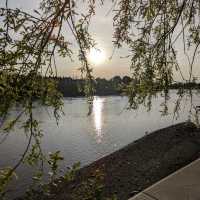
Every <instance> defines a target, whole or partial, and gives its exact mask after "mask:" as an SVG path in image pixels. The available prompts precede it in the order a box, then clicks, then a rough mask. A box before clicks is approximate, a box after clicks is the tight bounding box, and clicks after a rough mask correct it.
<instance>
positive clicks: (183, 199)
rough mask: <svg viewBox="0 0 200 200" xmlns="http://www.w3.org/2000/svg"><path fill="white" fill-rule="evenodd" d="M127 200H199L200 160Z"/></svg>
mask: <svg viewBox="0 0 200 200" xmlns="http://www.w3.org/2000/svg"><path fill="white" fill-rule="evenodd" d="M129 200H200V159H197V160H196V161H194V162H192V163H191V164H189V165H187V166H186V167H184V168H182V169H180V170H178V171H176V172H175V173H173V174H171V175H169V176H168V177H166V178H164V179H162V180H161V181H159V182H157V183H156V184H154V185H152V186H151V187H149V188H147V189H146V190H144V191H143V192H141V193H139V194H138V195H136V196H134V197H133V198H130V199H129Z"/></svg>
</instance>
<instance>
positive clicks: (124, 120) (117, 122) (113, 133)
mask: <svg viewBox="0 0 200 200" xmlns="http://www.w3.org/2000/svg"><path fill="white" fill-rule="evenodd" d="M170 97H171V98H170V100H169V102H168V108H169V111H168V112H169V114H168V115H167V116H162V117H161V112H160V111H161V110H162V107H161V106H160V105H162V103H163V100H164V99H163V97H161V96H160V95H159V96H158V97H157V98H155V99H153V100H152V108H151V111H150V112H147V109H146V108H145V107H144V106H141V107H140V108H139V109H138V110H128V109H127V106H128V98H127V97H120V96H107V97H95V98H94V101H93V106H92V113H91V115H89V116H88V115H87V113H88V104H87V101H86V99H85V98H65V99H64V107H63V111H64V112H65V115H64V116H62V117H61V118H60V120H59V124H58V125H57V124H56V121H55V119H54V117H53V116H52V110H51V109H50V108H46V107H39V106H37V104H36V105H35V109H34V117H35V118H36V119H37V120H39V121H40V122H41V127H42V129H43V132H44V138H43V139H42V147H43V150H44V152H46V153H48V152H55V151H57V150H60V151H61V154H62V156H64V158H65V159H64V161H63V162H62V164H61V168H62V169H63V170H65V169H66V167H67V166H71V165H72V164H73V163H75V162H78V161H80V162H81V165H82V166H84V165H87V164H89V163H91V162H93V161H95V160H97V159H99V158H101V157H103V156H106V155H108V154H110V153H112V152H114V151H116V150H118V149H120V148H122V147H123V146H125V145H127V144H129V143H131V142H133V141H134V140H137V139H139V138H141V137H143V136H144V135H145V134H148V133H149V132H151V131H154V130H157V129H160V128H163V127H166V126H169V125H172V124H176V123H178V122H183V121H186V120H187V119H188V115H189V112H188V110H189V109H190V100H191V99H190V98H183V100H182V101H181V103H180V105H181V108H182V109H181V111H180V113H179V118H177V119H176V117H174V115H173V110H174V106H175V102H176V100H177V95H176V91H171V92H170ZM192 100H193V105H194V106H196V105H198V102H199V95H197V94H194V95H193V99H192ZM18 112H19V108H16V109H14V110H13V111H12V112H11V116H12V115H13V116H14V115H16V113H18ZM2 138H3V135H1V136H0V139H2ZM26 142H27V139H26V137H25V136H24V133H23V130H22V129H19V128H16V129H14V130H13V131H12V132H11V133H10V134H9V135H8V137H7V138H6V140H5V141H4V142H3V143H2V144H1V145H0V158H1V159H0V168H2V167H6V166H10V165H13V164H14V163H16V162H17V160H18V159H19V156H20V155H22V153H23V151H24V149H25V145H26ZM32 171H33V169H31V168H30V167H27V166H21V167H20V168H19V169H18V171H17V173H18V176H19V178H18V180H16V181H14V182H13V184H12V186H11V189H12V190H13V193H12V197H14V196H16V195H21V194H22V193H23V192H24V190H25V188H27V186H28V185H30V183H31V174H32Z"/></svg>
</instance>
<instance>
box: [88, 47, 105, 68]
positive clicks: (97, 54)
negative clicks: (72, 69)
mask: <svg viewBox="0 0 200 200" xmlns="http://www.w3.org/2000/svg"><path fill="white" fill-rule="evenodd" d="M87 57H88V60H89V62H90V63H91V64H94V65H99V64H101V63H103V62H104V61H105V58H106V55H105V51H104V50H102V49H95V48H92V49H91V50H90V52H89V53H88V56H87Z"/></svg>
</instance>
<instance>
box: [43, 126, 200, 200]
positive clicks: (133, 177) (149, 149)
mask: <svg viewBox="0 0 200 200" xmlns="http://www.w3.org/2000/svg"><path fill="white" fill-rule="evenodd" d="M122 134H123V133H122ZM199 152H200V131H199V130H198V129H197V128H196V127H195V126H194V125H193V124H192V123H181V124H177V125H174V126H170V127H167V128H164V129H161V130H158V131H155V132H152V133H150V134H148V135H146V136H144V137H143V138H141V139H139V140H137V141H134V142H133V143H131V144H129V145H128V146H126V147H124V148H122V149H120V150H118V151H116V152H114V153H112V154H110V155H108V156H106V157H104V158H101V159H100V160H97V161H96V162H94V163H92V164H90V165H89V166H86V167H84V168H82V169H80V170H79V171H78V173H77V176H76V178H75V180H74V181H72V182H71V183H70V184H66V183H65V182H64V181H63V180H62V179H61V180H60V183H59V184H58V187H56V189H55V188H53V189H52V191H51V195H50V196H49V197H48V198H45V199H59V200H64V199H65V200H71V199H75V197H73V196H74V194H76V193H78V194H79V196H81V195H83V196H84V195H85V194H86V191H84V188H85V187H84V186H83V185H84V184H83V183H86V182H87V183H89V184H91V185H92V186H91V187H90V188H92V187H93V186H94V185H95V184H96V183H95V182H88V181H87V180H88V179H89V180H90V179H93V178H94V172H96V171H97V170H98V172H100V173H102V174H103V175H104V176H103V178H102V179H101V181H102V185H103V187H102V188H101V190H102V193H103V196H106V197H111V196H112V195H113V194H114V195H116V197H117V198H118V200H127V199H128V198H129V197H131V196H133V195H135V194H137V193H138V192H140V191H141V190H143V189H145V188H147V187H149V186H150V185H152V184H153V183H155V182H157V181H159V180H160V179H162V178H164V177H166V176H167V175H169V174H171V173H172V172H174V171H176V170H177V169H179V168H181V167H183V166H185V165H187V164H188V163H190V162H191V161H193V160H195V159H196V158H198V157H199ZM97 187H98V185H97ZM90 188H89V191H88V188H87V189H86V190H87V193H88V192H90ZM81 192H82V194H81ZM75 196H76V195H75ZM41 199H42V198H41ZM76 199H78V198H77V196H76ZM80 199H81V198H80ZM82 199H84V198H82ZM91 199H93V198H91Z"/></svg>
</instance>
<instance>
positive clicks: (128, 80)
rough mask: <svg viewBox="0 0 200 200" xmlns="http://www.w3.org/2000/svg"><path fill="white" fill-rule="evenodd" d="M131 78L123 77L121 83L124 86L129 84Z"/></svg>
mask: <svg viewBox="0 0 200 200" xmlns="http://www.w3.org/2000/svg"><path fill="white" fill-rule="evenodd" d="M131 80H132V79H131V78H130V77H129V76H124V77H123V78H122V82H123V83H124V84H126V85H127V84H129V83H130V82H131Z"/></svg>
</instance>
